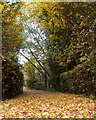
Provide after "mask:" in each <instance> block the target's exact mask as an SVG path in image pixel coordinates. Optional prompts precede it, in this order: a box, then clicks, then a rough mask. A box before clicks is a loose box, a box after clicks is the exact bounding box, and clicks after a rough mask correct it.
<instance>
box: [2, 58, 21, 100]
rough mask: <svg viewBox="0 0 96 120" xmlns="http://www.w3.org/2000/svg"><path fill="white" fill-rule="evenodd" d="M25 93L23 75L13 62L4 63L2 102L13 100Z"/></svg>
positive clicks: (6, 60)
mask: <svg viewBox="0 0 96 120" xmlns="http://www.w3.org/2000/svg"><path fill="white" fill-rule="evenodd" d="M22 92H23V73H22V72H21V71H20V68H19V66H18V65H17V64H16V63H13V62H12V61H11V60H8V59H5V60H3V61H2V100H5V99H9V98H13V97H15V96H17V95H19V94H21V93H22Z"/></svg>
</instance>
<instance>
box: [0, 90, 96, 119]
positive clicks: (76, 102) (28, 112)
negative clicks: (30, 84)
mask: <svg viewBox="0 0 96 120" xmlns="http://www.w3.org/2000/svg"><path fill="white" fill-rule="evenodd" d="M95 102H96V101H95V100H93V99H91V98H85V97H78V95H75V94H69V93H53V92H47V91H42V90H24V93H23V94H22V95H19V96H17V97H15V98H13V99H10V100H5V101H1V102H0V118H94V104H95Z"/></svg>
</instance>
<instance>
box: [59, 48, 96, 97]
mask: <svg viewBox="0 0 96 120" xmlns="http://www.w3.org/2000/svg"><path fill="white" fill-rule="evenodd" d="M68 72H69V73H70V75H69V76H67V75H68V74H67V75H66V72H65V73H63V74H61V78H62V84H63V88H62V90H66V87H68V86H69V85H70V83H68V84H66V81H67V80H68V79H69V81H70V82H71V87H69V88H70V90H71V91H73V92H75V93H80V94H82V93H84V94H86V95H88V96H89V95H90V94H93V95H95V96H96V84H95V83H96V82H95V81H96V50H95V51H93V52H91V54H90V56H89V57H88V59H87V61H85V62H84V63H82V64H79V65H78V66H77V67H75V68H74V69H72V70H71V71H68Z"/></svg>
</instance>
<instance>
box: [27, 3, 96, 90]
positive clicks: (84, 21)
mask: <svg viewBox="0 0 96 120" xmlns="http://www.w3.org/2000/svg"><path fill="white" fill-rule="evenodd" d="M95 6H96V3H91V2H88V3H80V4H78V3H69V2H63V3H62V2H38V3H36V4H34V3H32V2H29V3H28V6H27V9H28V10H29V11H30V15H31V17H32V18H33V20H35V21H36V22H37V23H40V26H41V25H42V26H43V27H44V29H45V31H46V32H45V33H46V36H47V37H48V41H47V42H48V45H47V48H46V49H47V55H49V56H48V59H49V60H48V61H47V62H49V69H50V72H49V73H50V76H51V78H50V79H49V81H51V84H52V85H53V87H54V88H55V89H60V84H61V81H60V79H59V77H56V76H59V74H60V73H61V72H65V71H69V70H72V69H73V68H74V67H76V66H77V65H79V64H81V63H82V62H84V61H86V60H87V59H88V56H89V55H90V54H91V51H93V50H94V49H95V44H96V41H95V24H96V18H95V9H96V8H95ZM50 56H51V57H50ZM50 61H51V62H50ZM56 62H57V63H56ZM55 63H56V64H57V65H56V66H57V67H56V66H55ZM50 66H51V67H50ZM61 66H62V67H63V70H62V69H59V72H58V74H57V71H58V70H57V69H58V68H59V67H61ZM51 68H52V69H51ZM78 72H79V71H78ZM72 79H73V78H72ZM72 79H71V78H70V77H69V78H68V79H67V80H66V85H64V86H67V87H66V89H70V90H69V91H71V88H72V85H71V84H72ZM68 85H69V86H68Z"/></svg>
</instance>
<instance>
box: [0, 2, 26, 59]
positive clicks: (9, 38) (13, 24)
mask: <svg viewBox="0 0 96 120" xmlns="http://www.w3.org/2000/svg"><path fill="white" fill-rule="evenodd" d="M0 3H1V4H2V7H3V9H2V54H3V56H4V57H12V56H16V54H18V51H19V50H20V47H21V45H22V42H23V41H24V39H25V38H24V36H22V31H23V24H22V23H21V21H20V16H22V12H21V10H20V9H21V8H22V6H23V2H18V3H17V2H16V3H12V4H10V3H8V2H0Z"/></svg>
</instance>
